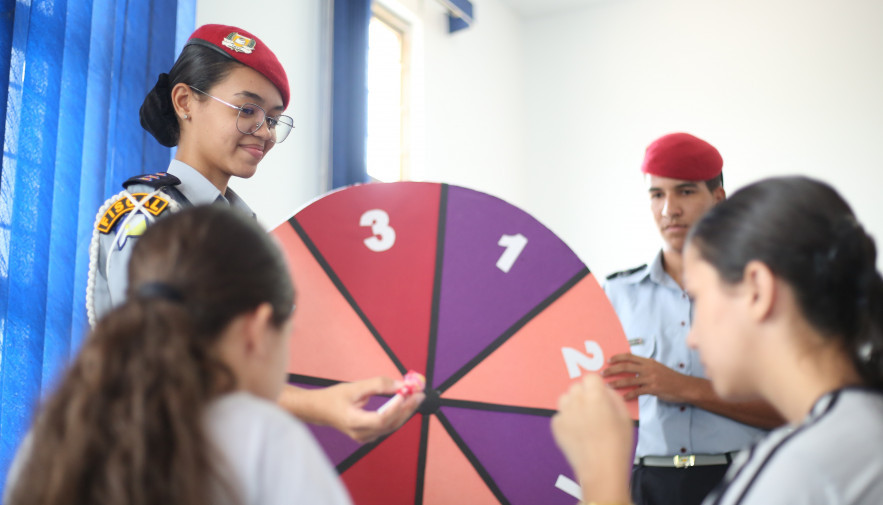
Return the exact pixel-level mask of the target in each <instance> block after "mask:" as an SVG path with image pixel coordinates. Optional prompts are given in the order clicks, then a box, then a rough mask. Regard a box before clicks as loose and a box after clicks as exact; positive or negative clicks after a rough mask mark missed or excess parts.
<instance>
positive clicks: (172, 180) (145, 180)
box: [123, 172, 181, 189]
mask: <svg viewBox="0 0 883 505" xmlns="http://www.w3.org/2000/svg"><path fill="white" fill-rule="evenodd" d="M132 184H143V185H145V186H150V187H151V188H153V189H159V188H163V187H167V186H177V185H178V184H181V179H178V178H177V177H175V176H174V175H172V174H170V173H168V172H157V173H155V174H144V175H136V176H135V177H131V178H129V179H128V180H126V182H124V183H123V187H124V188H128V187H129V186H131V185H132Z"/></svg>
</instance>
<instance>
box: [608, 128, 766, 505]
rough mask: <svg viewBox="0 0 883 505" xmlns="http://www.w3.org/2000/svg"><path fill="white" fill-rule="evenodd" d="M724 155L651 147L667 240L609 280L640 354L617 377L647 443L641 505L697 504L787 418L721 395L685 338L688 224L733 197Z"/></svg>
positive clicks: (647, 173)
mask: <svg viewBox="0 0 883 505" xmlns="http://www.w3.org/2000/svg"><path fill="white" fill-rule="evenodd" d="M722 167H723V159H722V158H721V155H720V153H718V151H717V149H715V148H714V147H713V146H712V145H711V144H708V143H707V142H705V141H703V140H701V139H698V138H696V137H694V136H692V135H688V134H686V133H672V134H670V135H665V136H664V137H661V138H659V139H657V140H656V141H654V142H653V143H652V144H650V146H649V147H647V152H646V155H645V157H644V162H643V165H642V167H641V171H642V172H643V173H644V180H645V182H646V186H647V187H648V188H649V197H650V210H651V212H652V213H653V218H654V220H655V221H656V225H657V226H658V228H659V232H660V234H661V235H662V242H663V247H662V250H661V251H659V252H658V253H657V254H656V256H655V257H654V258H653V260H652V261H651V262H650V264H649V265H643V266H640V267H638V268H635V269H632V270H627V271H624V272H619V273H615V274H613V275H611V276H610V277H608V278H607V282H606V283H605V286H604V290H605V291H606V293H607V296H608V297H609V298H610V301H611V303H612V304H613V307H614V309H615V310H616V313H617V315H618V316H619V319H620V321H621V322H622V325H623V329H624V330H625V334H626V336H627V338H628V339H629V344H630V346H631V351H632V353H631V354H619V355H616V356H613V357H612V358H611V359H610V362H611V366H610V367H609V368H608V369H607V370H606V371H605V373H604V375H605V376H612V375H616V374H628V375H627V376H626V377H624V378H617V379H616V380H614V381H612V382H611V383H610V384H611V386H612V387H614V388H626V387H632V386H635V387H636V388H635V389H634V390H633V391H628V392H626V393H625V395H624V396H625V398H626V399H632V398H635V397H639V405H640V412H641V419H640V426H639V434H638V446H637V451H636V453H635V462H634V467H633V469H632V483H631V492H632V499H633V500H634V502H635V504H636V505H658V504H677V505H691V504H698V503H700V502H701V501H702V499H703V498H704V497H705V495H706V494H708V492H709V491H711V489H712V488H714V486H715V485H717V483H718V482H720V480H721V479H722V478H723V476H724V473H725V472H726V470H727V467H728V466H729V463H730V460H731V458H732V456H733V455H734V453H735V452H736V451H739V450H740V449H742V448H744V447H745V446H747V445H748V444H749V443H750V442H752V441H753V440H754V439H756V438H758V437H759V436H760V435H762V434H763V433H764V431H762V430H761V429H758V428H766V429H769V428H772V427H774V426H778V425H780V424H782V418H781V417H780V416H779V415H778V414H777V413H776V412H775V411H774V410H773V409H772V407H770V406H768V405H766V404H764V403H761V402H741V403H732V402H725V401H723V400H721V399H720V398H719V397H718V396H717V395H716V394H715V393H714V391H713V390H712V388H711V383H710V382H709V381H708V380H707V379H705V378H704V377H705V375H704V371H703V369H702V365H701V363H700V361H699V355H698V353H697V352H696V351H695V350H692V349H689V348H688V347H687V344H686V338H687V333H689V331H690V322H691V317H690V316H691V310H692V303H691V301H690V299H689V297H688V296H687V294H686V293H685V292H684V290H683V287H682V286H683V285H682V280H681V279H682V273H683V256H682V253H683V248H684V241H685V239H686V237H687V231H688V230H689V229H690V226H691V225H692V224H693V223H695V222H696V221H697V220H698V219H699V218H700V217H701V216H702V215H703V214H704V213H705V212H706V211H707V210H708V209H710V208H711V207H712V206H714V205H715V204H717V203H718V202H720V201H722V200H723V199H724V198H726V194H725V193H724V189H723V174H722Z"/></svg>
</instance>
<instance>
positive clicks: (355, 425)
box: [346, 393, 425, 443]
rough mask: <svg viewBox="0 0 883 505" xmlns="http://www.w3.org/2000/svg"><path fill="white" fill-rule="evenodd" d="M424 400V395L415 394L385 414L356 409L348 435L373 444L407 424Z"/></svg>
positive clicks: (387, 410)
mask: <svg viewBox="0 0 883 505" xmlns="http://www.w3.org/2000/svg"><path fill="white" fill-rule="evenodd" d="M424 398H425V395H424V394H423V393H415V394H413V395H411V396H409V397H408V398H406V399H404V400H400V401H396V402H393V403H391V404H390V406H389V408H387V409H386V410H384V411H383V412H376V411H369V410H363V409H361V408H357V409H354V410H353V411H352V412H351V415H350V418H349V424H348V427H347V428H348V429H347V430H346V433H347V434H348V435H349V436H350V437H351V438H352V439H353V440H355V441H356V442H359V443H367V442H373V441H374V440H377V439H378V438H380V437H382V436H384V435H388V434H390V433H392V432H393V431H395V430H397V429H398V428H399V427H401V426H402V425H403V424H405V422H406V421H407V420H408V419H410V418H411V416H412V415H414V412H415V411H416V410H417V408H418V407H419V406H420V403H421V402H422V401H423V399H424Z"/></svg>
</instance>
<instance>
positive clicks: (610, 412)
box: [552, 374, 634, 503]
mask: <svg viewBox="0 0 883 505" xmlns="http://www.w3.org/2000/svg"><path fill="white" fill-rule="evenodd" d="M552 434H553V435H554V436H555V442H556V443H557V444H558V447H560V448H561V451H562V452H563V453H564V456H565V458H567V461H568V462H569V463H570V465H571V466H572V467H573V469H574V472H575V473H576V476H577V478H578V479H579V481H580V485H581V486H582V489H583V500H584V501H585V502H599V503H602V502H603V503H628V502H629V491H628V481H629V472H628V470H629V468H631V461H629V459H630V457H631V455H632V443H633V437H634V434H633V423H632V420H631V418H630V417H629V413H628V409H627V408H626V405H625V402H624V401H623V400H622V398H621V397H620V395H619V393H617V392H616V391H613V390H612V389H610V388H608V387H607V386H606V385H605V384H604V381H603V380H602V379H601V378H600V377H599V376H597V375H594V374H593V375H588V376H586V377H585V378H584V379H583V380H582V381H580V382H577V383H575V384H573V386H571V387H570V389H569V390H568V391H567V392H566V393H564V394H563V395H562V396H561V398H560V399H559V400H558V413H557V414H555V416H554V417H552Z"/></svg>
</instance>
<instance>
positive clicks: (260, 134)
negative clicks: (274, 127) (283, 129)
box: [252, 119, 275, 141]
mask: <svg viewBox="0 0 883 505" xmlns="http://www.w3.org/2000/svg"><path fill="white" fill-rule="evenodd" d="M252 135H254V136H255V137H257V138H259V139H263V140H264V141H269V140H273V139H274V137H275V134H274V133H273V132H272V131H270V125H269V124H268V122H267V120H266V119H264V122H263V123H262V124H261V126H260V128H258V129H257V130H255V132H254V133H252Z"/></svg>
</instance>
